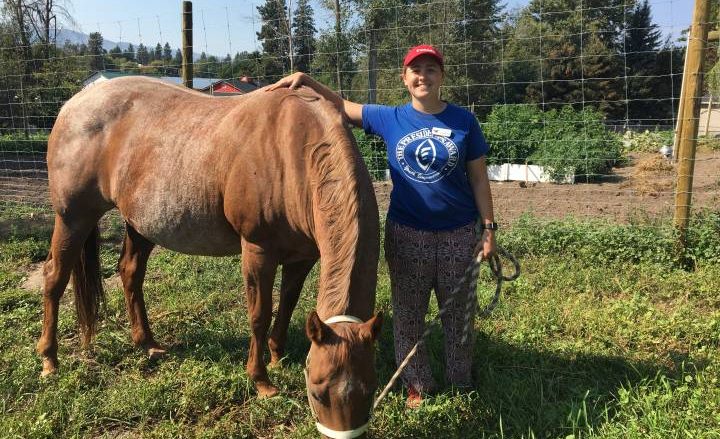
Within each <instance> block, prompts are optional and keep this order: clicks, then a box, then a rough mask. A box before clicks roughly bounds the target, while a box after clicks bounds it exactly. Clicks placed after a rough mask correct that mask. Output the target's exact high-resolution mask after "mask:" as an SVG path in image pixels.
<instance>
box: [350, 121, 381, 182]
mask: <svg viewBox="0 0 720 439" xmlns="http://www.w3.org/2000/svg"><path fill="white" fill-rule="evenodd" d="M353 135H354V136H355V141H356V142H357V145H358V149H359V150H360V155H361V156H362V158H363V160H364V161H365V166H367V168H368V171H370V176H371V177H372V179H373V180H383V179H384V178H385V169H387V158H386V156H385V154H386V153H385V146H384V145H383V142H382V140H380V139H378V138H377V137H375V136H369V135H367V134H365V131H363V130H360V129H354V130H353Z"/></svg>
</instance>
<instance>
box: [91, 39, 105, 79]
mask: <svg viewBox="0 0 720 439" xmlns="http://www.w3.org/2000/svg"><path fill="white" fill-rule="evenodd" d="M102 45H103V36H102V34H100V32H93V33H91V34H90V35H89V38H88V53H89V55H90V62H89V67H90V70H91V71H93V72H97V71H99V70H103V69H104V68H105V67H104V64H105V63H104V60H103V55H104V53H105V50H104V49H103V47H102Z"/></svg>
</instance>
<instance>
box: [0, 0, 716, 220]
mask: <svg viewBox="0 0 720 439" xmlns="http://www.w3.org/2000/svg"><path fill="white" fill-rule="evenodd" d="M29 3H31V2H29V1H23V0H12V1H8V0H6V1H4V2H0V8H1V9H0V11H1V15H0V211H3V210H8V209H21V208H27V209H30V210H39V211H44V212H50V204H49V199H48V191H47V185H48V181H47V166H46V162H45V151H46V146H47V136H48V133H49V131H50V130H51V129H52V126H53V122H54V119H55V117H56V115H57V113H58V111H59V109H60V108H61V106H62V105H63V103H64V102H65V101H67V100H68V99H69V98H70V97H71V96H72V95H73V94H75V93H77V92H78V91H79V90H81V89H82V88H83V87H86V86H92V84H94V83H97V82H98V81H103V80H106V79H108V78H112V77H115V76H122V75H129V74H143V75H153V76H160V77H163V79H165V80H167V81H170V82H173V81H174V82H176V83H178V82H179V78H178V76H179V75H180V67H181V66H180V62H181V55H180V52H179V50H178V46H179V44H178V43H177V42H176V43H175V44H170V42H169V41H170V40H172V38H171V37H170V36H172V35H179V32H180V29H179V27H178V26H179V24H178V23H179V15H180V13H179V9H180V8H179V7H178V8H177V9H178V11H177V17H175V16H172V17H171V16H168V13H167V12H166V11H161V10H160V9H159V6H158V11H157V13H155V11H153V10H152V9H150V10H149V11H150V13H149V15H147V16H143V17H114V16H108V17H106V19H105V20H104V22H106V24H107V23H110V24H113V26H110V27H107V26H104V25H101V24H100V23H98V24H97V26H93V25H83V26H80V27H82V28H87V29H93V28H97V29H100V28H103V29H113V30H110V31H107V30H106V31H105V33H104V34H103V33H100V32H98V33H93V32H91V33H90V34H89V35H84V36H83V35H80V34H76V33H72V32H69V31H67V30H62V29H59V28H56V27H55V26H56V25H57V24H58V22H59V21H60V22H62V20H59V19H56V20H55V21H53V22H52V23H51V22H48V21H43V20H41V15H33V13H32V12H31V11H30V12H29V11H28V9H25V10H23V8H22V7H23V6H27V5H28V4H29ZM338 5H339V12H340V13H339V14H336V13H335V11H334V10H332V9H325V8H324V7H323V6H321V5H319V4H311V3H309V2H307V1H297V2H290V3H288V2H285V1H279V0H270V1H267V2H264V3H263V2H258V4H257V5H250V6H248V8H247V9H246V10H239V9H238V8H234V9H233V8H230V7H227V6H226V7H222V8H217V7H213V8H208V9H198V8H196V10H195V11H194V22H193V26H194V29H193V32H194V40H195V46H194V53H195V57H194V58H195V63H194V72H195V76H196V78H197V82H196V88H199V89H201V91H203V92H206V93H209V94H228V93H229V94H234V93H237V94H242V93H246V92H249V91H251V90H252V89H253V88H256V87H261V86H263V85H265V84H269V83H272V82H274V81H276V80H277V79H279V78H281V77H282V76H284V75H286V74H288V73H291V72H292V71H294V70H303V71H306V72H308V73H310V74H311V75H313V76H314V77H315V78H317V79H318V80H320V81H321V82H323V83H325V84H327V85H328V86H329V87H331V88H333V89H335V90H338V91H339V92H340V93H342V95H343V96H344V97H346V98H347V99H350V100H352V101H355V102H360V103H379V104H385V105H402V104H404V103H407V102H408V101H409V97H408V92H407V90H406V89H405V87H404V85H403V83H402V81H401V79H400V74H401V73H402V65H401V64H402V57H403V55H404V54H405V51H406V50H407V49H408V47H410V46H413V45H415V44H420V43H430V44H433V45H435V46H437V47H438V48H439V49H440V50H441V51H442V52H443V53H444V55H445V72H446V75H445V82H444V86H443V89H442V96H443V98H444V99H446V100H448V101H449V102H453V103H455V104H457V105H460V106H463V107H465V108H467V109H469V110H470V111H472V112H473V113H474V114H475V115H476V116H477V117H478V120H479V121H480V123H481V125H482V127H483V130H484V133H485V135H486V137H487V139H488V141H489V143H490V144H491V148H492V149H491V152H490V154H489V156H488V162H489V164H490V165H491V167H490V175H491V178H492V179H493V183H492V190H493V195H494V198H495V204H496V208H497V210H498V216H499V217H500V218H501V220H503V221H506V222H511V221H512V220H514V219H515V218H517V217H518V216H519V215H521V214H523V213H526V212H530V213H533V214H536V215H539V216H548V217H562V216H566V215H574V216H580V217H588V218H607V219H612V220H617V221H630V220H632V219H633V218H635V217H637V216H638V215H651V216H655V215H660V216H669V214H670V212H671V210H672V207H673V202H674V194H675V184H676V177H677V176H676V168H677V165H676V163H675V162H674V160H673V154H674V151H672V146H673V145H674V137H675V127H676V126H677V120H678V104H679V98H680V93H681V84H682V79H683V66H684V56H685V50H686V49H685V48H686V45H687V33H686V31H687V28H688V26H689V24H690V23H689V19H688V21H682V20H681V19H679V18H677V16H678V15H682V14H678V11H684V10H685V9H686V8H688V7H690V6H691V2H690V1H687V0H685V1H682V0H669V1H653V2H647V1H634V0H609V1H600V0H564V1H551V0H534V1H528V2H524V3H517V2H512V5H513V7H512V8H507V7H504V6H503V5H502V4H500V3H498V2H496V1H492V0H438V1H425V2H409V3H408V2H398V1H392V0H366V1H357V2H348V1H342V2H339V3H338ZM148 7H149V8H153V7H154V6H153V5H148ZM51 12H53V13H54V14H55V16H56V17H60V16H63V14H60V13H61V12H63V11H51ZM65 12H67V11H65ZM711 17H712V18H711V21H710V23H708V25H709V28H710V29H711V30H712V29H714V30H717V29H718V7H717V5H714V6H712V13H711ZM65 18H66V20H67V19H69V18H71V17H65ZM173 38H174V37H173ZM105 40H108V41H109V40H112V41H116V43H115V44H116V45H115V46H112V47H109V46H108V45H107V44H106V47H105V48H103V42H105ZM291 53H292V56H291V55H290V54H291ZM719 70H720V67H718V42H717V37H715V39H712V38H710V39H709V41H708V42H707V45H706V53H705V69H704V72H705V77H706V81H705V88H704V92H703V96H702V97H701V98H698V99H701V103H700V104H701V108H702V110H701V112H700V115H699V126H700V129H699V135H698V138H697V141H698V152H697V155H696V158H695V167H694V186H693V208H694V209H715V208H716V207H717V205H718V201H720V172H718V171H720V96H718V95H720V85H718V83H720V79H717V78H718V77H720V72H718V71H719ZM201 79H202V80H201ZM354 133H355V135H356V138H357V140H358V146H359V148H360V151H361V153H362V155H363V157H364V158H365V160H366V163H367V165H368V169H369V171H370V173H371V175H372V176H373V178H374V179H375V181H376V189H377V191H376V192H377V195H378V199H379V201H380V204H381V209H382V208H385V206H386V205H387V203H388V201H389V198H390V191H391V183H390V182H389V181H387V175H388V172H387V169H386V168H387V160H386V146H385V145H384V144H383V143H382V142H380V141H379V140H378V139H374V138H371V137H369V136H366V135H365V134H364V133H363V132H362V131H361V130H355V131H354Z"/></svg>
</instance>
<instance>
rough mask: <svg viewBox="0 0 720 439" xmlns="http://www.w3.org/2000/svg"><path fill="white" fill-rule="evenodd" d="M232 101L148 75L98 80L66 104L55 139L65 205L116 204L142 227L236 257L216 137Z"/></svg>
mask: <svg viewBox="0 0 720 439" xmlns="http://www.w3.org/2000/svg"><path fill="white" fill-rule="evenodd" d="M228 103H229V102H227V101H223V100H216V99H213V98H212V97H209V96H207V95H203V94H200V93H197V92H193V91H189V90H184V89H182V88H180V87H175V86H169V85H166V84H164V83H162V82H160V81H157V80H152V79H148V78H120V79H115V80H111V81H107V82H105V83H102V84H98V85H95V86H92V87H91V88H89V89H87V90H84V91H83V92H81V93H79V94H78V95H76V96H75V97H73V98H72V99H71V100H70V101H68V103H67V104H66V105H65V106H64V107H63V109H62V111H61V112H60V114H59V116H58V120H57V123H56V125H55V127H54V128H53V133H52V134H51V138H50V141H49V144H48V172H49V178H50V191H51V197H52V199H53V204H54V205H55V208H56V210H57V211H59V212H61V213H62V212H70V213H71V212H73V211H77V210H80V209H83V210H84V209H87V208H88V207H91V208H97V209H98V210H102V211H106V210H109V209H111V208H112V207H117V208H118V209H119V210H120V213H121V215H122V216H123V217H124V218H125V220H126V221H128V222H129V223H130V224H131V225H133V227H135V228H136V230H137V231H138V232H139V233H140V234H142V235H143V236H145V237H146V238H148V239H150V240H151V241H153V242H155V243H157V244H160V245H163V246H165V247H168V248H171V249H174V250H177V251H181V252H184V253H193V254H233V253H237V252H239V250H240V244H239V237H238V235H237V233H236V232H235V231H234V230H233V228H232V227H231V225H230V224H228V222H227V221H226V219H225V217H224V214H223V206H222V190H223V184H224V182H223V181H222V179H221V178H220V175H221V174H222V169H218V168H221V167H222V166H221V165H222V163H225V162H226V160H225V161H224V157H223V154H222V152H220V153H219V152H218V145H217V144H216V143H214V142H213V141H212V139H211V137H212V134H213V133H212V128H213V125H214V123H215V122H216V121H217V120H218V119H219V118H222V115H223V114H224V113H227V111H228V108H229V107H230V106H229V105H228Z"/></svg>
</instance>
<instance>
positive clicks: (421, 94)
mask: <svg viewBox="0 0 720 439" xmlns="http://www.w3.org/2000/svg"><path fill="white" fill-rule="evenodd" d="M444 79H445V73H444V72H443V69H442V67H440V64H438V62H437V61H436V60H435V58H434V57H432V56H431V55H422V56H419V57H417V58H415V59H414V60H413V61H412V62H411V63H410V65H409V66H407V67H405V68H404V69H403V74H402V80H403V83H404V84H405V87H407V89H408V91H409V92H410V95H411V96H412V97H413V98H415V99H418V100H421V101H424V100H427V99H431V100H432V99H440V86H441V85H442V84H443V80H444Z"/></svg>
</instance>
